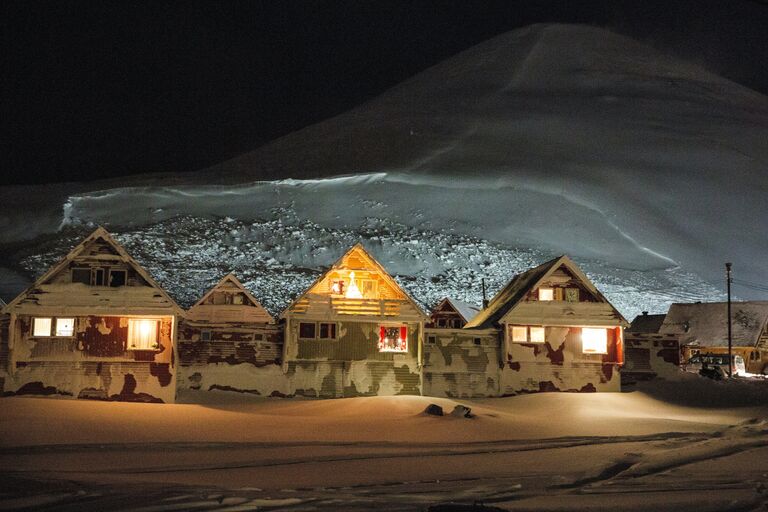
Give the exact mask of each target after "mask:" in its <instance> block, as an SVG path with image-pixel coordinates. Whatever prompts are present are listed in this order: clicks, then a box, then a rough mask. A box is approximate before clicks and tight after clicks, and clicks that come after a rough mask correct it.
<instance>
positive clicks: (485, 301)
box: [480, 278, 488, 309]
mask: <svg viewBox="0 0 768 512" xmlns="http://www.w3.org/2000/svg"><path fill="white" fill-rule="evenodd" d="M480 282H481V283H482V284H483V309H485V308H487V307H488V299H487V298H486V296H485V278H482V279H481V280H480Z"/></svg>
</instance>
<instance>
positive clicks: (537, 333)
mask: <svg viewBox="0 0 768 512" xmlns="http://www.w3.org/2000/svg"><path fill="white" fill-rule="evenodd" d="M544 341H545V335H544V328H543V327H531V343H544Z"/></svg>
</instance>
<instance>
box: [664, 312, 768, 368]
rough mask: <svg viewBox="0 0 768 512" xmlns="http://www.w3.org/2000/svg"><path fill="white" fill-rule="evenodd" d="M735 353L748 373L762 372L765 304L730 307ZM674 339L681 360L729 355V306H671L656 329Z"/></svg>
mask: <svg viewBox="0 0 768 512" xmlns="http://www.w3.org/2000/svg"><path fill="white" fill-rule="evenodd" d="M731 330H732V333H731V339H732V350H733V353H734V354H739V355H741V356H742V357H743V358H744V365H745V366H746V368H747V372H749V373H763V372H765V371H766V363H768V302H766V301H749V302H733V303H732V304H731ZM659 332H660V333H661V334H665V335H672V336H675V337H676V338H677V340H678V342H679V343H680V351H681V357H682V361H687V360H688V359H689V358H690V357H691V356H692V355H694V354H697V353H699V352H701V353H707V352H708V353H715V354H727V353H728V305H727V303H725V302H709V303H701V302H697V303H695V304H672V305H671V306H670V307H669V312H668V313H667V316H666V318H665V319H664V322H663V323H662V325H661V328H660V330H659Z"/></svg>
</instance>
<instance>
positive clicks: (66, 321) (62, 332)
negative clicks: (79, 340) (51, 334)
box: [56, 318, 75, 336]
mask: <svg viewBox="0 0 768 512" xmlns="http://www.w3.org/2000/svg"><path fill="white" fill-rule="evenodd" d="M73 334H75V319H74V318H57V319H56V336H72V335H73Z"/></svg>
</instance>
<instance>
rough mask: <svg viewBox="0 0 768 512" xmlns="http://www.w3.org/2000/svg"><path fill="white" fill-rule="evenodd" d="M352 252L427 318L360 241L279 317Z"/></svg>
mask: <svg viewBox="0 0 768 512" xmlns="http://www.w3.org/2000/svg"><path fill="white" fill-rule="evenodd" d="M354 252H358V253H359V255H361V256H362V257H363V258H364V259H365V260H367V262H368V263H369V264H370V265H371V266H372V267H373V269H374V270H376V271H377V272H378V273H379V274H380V275H381V277H382V279H384V281H385V282H387V284H389V285H390V286H391V287H392V288H394V289H395V290H397V291H398V292H400V293H402V294H403V296H404V297H405V300H406V301H407V302H408V303H410V304H411V305H412V306H413V307H414V308H415V310H416V311H417V312H418V314H419V315H420V316H421V317H423V319H425V320H426V319H427V318H428V316H427V314H426V313H425V312H424V310H423V309H422V308H421V306H419V304H418V302H416V301H415V300H413V297H411V296H410V295H409V294H408V292H406V291H405V290H404V289H403V288H402V287H401V286H400V285H399V284H398V283H397V281H395V280H394V279H393V278H392V276H391V275H389V272H387V271H386V270H385V269H384V267H383V266H382V265H381V263H379V262H378V261H377V260H376V258H374V257H373V256H371V254H370V253H369V252H368V251H366V250H365V247H363V244H362V243H360V242H358V243H356V244H355V245H353V246H352V247H350V248H349V250H347V252H345V253H344V254H342V255H341V257H339V259H337V260H336V261H335V262H334V263H333V264H332V265H331V266H330V267H329V268H328V269H327V270H326V271H325V272H323V273H322V274H320V275H319V276H318V277H317V279H315V280H314V281H313V282H312V284H311V285H309V287H308V288H307V289H306V290H305V291H304V293H301V294H300V295H299V296H298V297H296V298H295V299H294V300H293V301H291V303H290V304H288V306H287V307H286V308H285V309H284V310H283V312H282V313H280V318H284V317H285V315H286V313H287V312H288V311H290V310H291V309H292V308H293V307H294V306H295V305H296V303H297V302H299V300H301V299H302V298H303V297H304V296H305V295H307V294H308V293H309V292H310V291H311V290H312V289H313V288H315V286H317V285H318V284H319V283H321V282H322V281H323V279H325V277H326V276H327V275H328V274H329V273H331V272H332V271H334V270H336V269H338V268H340V267H341V266H342V264H343V262H344V260H345V259H346V258H347V257H348V256H350V255H351V254H352V253H354Z"/></svg>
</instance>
